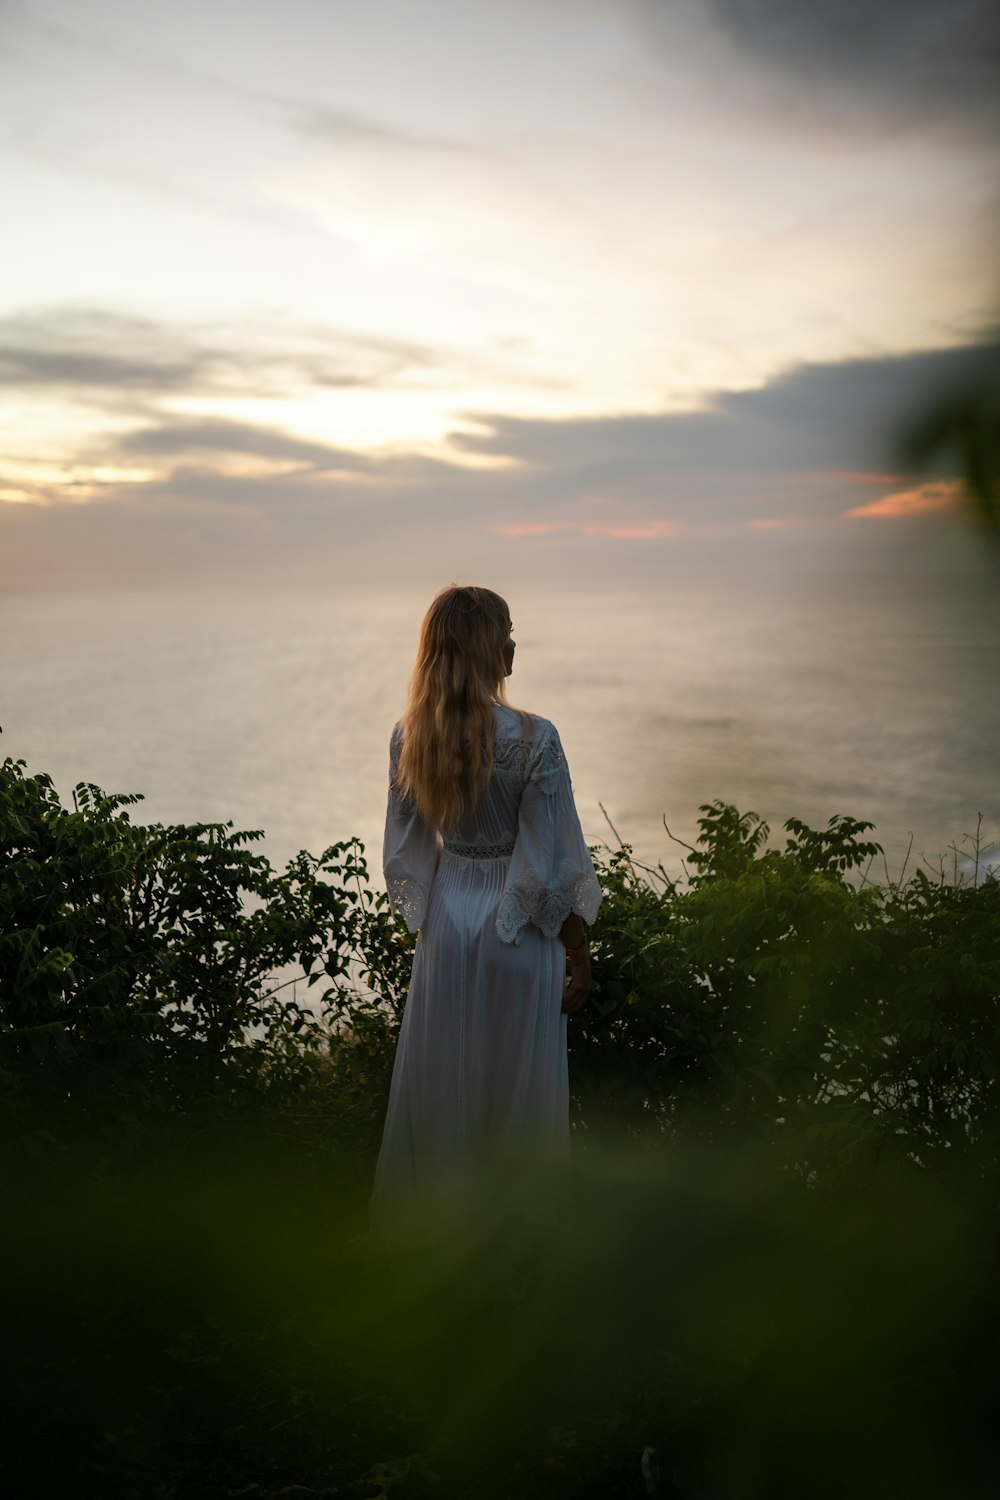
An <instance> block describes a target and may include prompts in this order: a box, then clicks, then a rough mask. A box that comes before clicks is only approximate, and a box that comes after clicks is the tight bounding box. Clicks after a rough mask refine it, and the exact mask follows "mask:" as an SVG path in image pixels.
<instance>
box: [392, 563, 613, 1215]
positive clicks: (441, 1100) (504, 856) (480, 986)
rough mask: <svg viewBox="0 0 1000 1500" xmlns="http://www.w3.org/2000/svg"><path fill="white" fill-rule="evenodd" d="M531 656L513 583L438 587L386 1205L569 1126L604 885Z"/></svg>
mask: <svg viewBox="0 0 1000 1500" xmlns="http://www.w3.org/2000/svg"><path fill="white" fill-rule="evenodd" d="M513 660H514V642H513V639H512V625H511V619H510V612H509V610H508V608H507V605H506V604H505V602H504V600H503V599H501V598H500V596H499V595H498V594H494V593H492V592H491V590H489V589H483V588H466V587H458V586H453V587H451V588H446V589H444V590H443V591H442V592H441V593H440V594H438V596H437V598H436V599H435V600H434V602H433V604H432V605H431V607H430V609H429V610H428V612H427V615H426V617H425V619H424V623H423V629H422V631H421V636H420V646H419V650H418V653H417V661H416V666H415V667H414V670H413V675H412V677H411V679H410V689H409V697H408V700H407V704H406V710H405V712H404V714H403V718H402V720H401V721H400V723H399V724H397V725H396V727H395V729H394V730H393V733H392V740H391V743H390V765H389V806H388V811H387V814H386V824H385V845H384V850H383V867H384V870H385V879H386V885H387V887H388V892H389V901H390V904H391V906H392V909H393V911H394V912H396V913H397V914H398V915H400V916H402V917H403V918H404V919H405V921H406V924H407V926H408V927H409V929H410V931H411V932H416V931H417V930H418V929H419V933H420V936H419V938H418V941H417V948H416V953H415V955H414V960H413V974H412V978H411V981H410V992H409V997H408V999H407V1003H406V1009H405V1011H404V1014H403V1023H402V1027H401V1030H400V1035H399V1044H398V1047H397V1051H396V1062H395V1067H394V1069H393V1075H392V1088H391V1091H390V1096H389V1108H388V1112H387V1115H386V1122H385V1132H384V1135H383V1139H382V1150H381V1153H380V1156H379V1162H378V1168H377V1170H376V1176H375V1190H374V1195H373V1200H372V1202H373V1208H374V1209H375V1211H376V1213H377V1212H378V1210H379V1209H380V1208H382V1207H384V1206H385V1204H386V1203H387V1202H389V1201H397V1200H398V1199H399V1198H401V1197H403V1196H405V1195H406V1193H407V1192H409V1191H411V1190H412V1189H414V1188H418V1187H422V1186H425V1185H426V1184H428V1183H429V1182H431V1181H433V1180H434V1179H436V1178H438V1177H439V1176H441V1175H442V1174H444V1173H449V1172H451V1173H454V1172H458V1173H460V1172H461V1170H462V1168H463V1167H464V1166H467V1165H468V1164H469V1163H470V1162H472V1161H473V1160H481V1159H482V1157H483V1155H484V1154H486V1153H489V1152H491V1151H495V1150H497V1149H498V1148H500V1149H504V1148H506V1149H509V1148H512V1147H513V1148H516V1147H517V1146H518V1145H519V1144H520V1143H524V1142H528V1141H530V1142H532V1143H538V1142H541V1143H548V1144H553V1145H556V1146H557V1147H565V1146H566V1144H567V1143H568V1135H569V1125H568V1113H569V1085H568V1078H567V1064H566V1016H567V1014H569V1013H571V1012H573V1011H575V1010H578V1009H579V1007H580V1006H581V1005H582V1004H583V1002H584V1000H585V999H586V997H587V993H588V991H589V989H590V957H589V953H588V947H587V938H586V931H585V929H584V925H583V922H584V920H586V921H587V922H592V921H593V920H594V917H595V916H596V914H597V908H598V905H599V903H600V900H601V889H600V886H599V885H598V883H597V878H596V876H595V874H594V867H593V864H592V862H591V859H590V854H589V852H588V850H587V846H586V844H585V843H584V839H583V834H582V832H581V829H580V821H579V818H578V817H577V813H576V808H575V806H574V803H573V792H572V788H571V786H570V779H569V771H568V769H567V766H566V760H565V757H564V755H563V751H562V746H561V745H560V743H559V736H558V734H557V733H556V731H555V729H554V727H553V726H552V724H550V723H549V722H548V720H547V719H542V718H538V717H537V716H534V715H531V714H526V713H522V712H520V711H517V710H514V709H512V708H509V707H508V706H507V704H506V701H505V688H504V679H505V678H506V677H508V676H509V675H510V673H511V669H512V665H513ZM567 959H568V962H569V983H568V986H567V985H566V980H565V974H566V963H567Z"/></svg>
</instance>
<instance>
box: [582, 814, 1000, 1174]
mask: <svg viewBox="0 0 1000 1500" xmlns="http://www.w3.org/2000/svg"><path fill="white" fill-rule="evenodd" d="M702 814H703V816H702V818H701V820H700V828H701V836H700V839H699V843H698V847H697V848H696V849H693V850H692V851H691V855H690V860H689V863H690V865H691V866H692V867H693V874H692V875H691V878H690V880H689V883H688V884H687V885H686V886H685V887H683V888H681V887H680V886H678V885H676V884H674V883H672V882H671V881H669V880H668V879H667V878H666V877H665V876H664V875H663V873H662V871H661V872H656V871H650V870H646V869H643V868H640V867H637V866H636V864H635V863H634V862H633V861H632V859H631V857H630V853H629V851H628V849H627V848H624V847H623V848H622V849H620V850H618V851H617V852H616V853H614V854H612V855H611V856H610V858H609V860H608V861H607V863H606V864H605V865H604V866H603V867H602V870H601V878H602V883H603V884H604V887H605V890H606V892H607V899H606V900H605V902H604V904H603V906H602V908H601V911H600V914H599V916H598V919H597V923H596V926H595V929H594V934H593V936H594V954H595V964H594V970H595V979H596V994H595V998H594V1002H593V1003H592V1005H591V1006H590V1007H588V1008H587V1009H586V1010H585V1011H584V1012H583V1013H582V1015H581V1016H580V1018H579V1019H578V1022H577V1024H575V1025H574V1027H573V1029H572V1031H571V1046H572V1061H571V1078H572V1079H573V1083H574V1089H575V1092H576V1097H577V1106H578V1112H579V1115H580V1118H581V1121H582V1122H583V1123H584V1124H587V1123H590V1122H591V1121H592V1119H597V1118H601V1119H604V1120H608V1121H611V1122H613V1123H614V1124H616V1125H617V1126H619V1127H621V1128H624V1129H626V1130H628V1131H629V1132H631V1133H639V1134H644V1135H646V1136H647V1137H652V1138H657V1137H660V1138H667V1139H669V1140H676V1139H681V1138H687V1139H703V1140H709V1141H718V1140H721V1139H722V1138H724V1137H725V1136H726V1135H732V1134H735V1135H738V1136H739V1137H741V1138H743V1137H747V1136H750V1137H752V1138H756V1139H758V1140H759V1141H760V1142H761V1143H762V1144H766V1145H767V1146H768V1147H771V1148H776V1149H778V1150H780V1151H783V1152H784V1153H785V1154H786V1157H787V1159H788V1160H790V1161H792V1162H794V1163H795V1164H796V1165H797V1166H798V1167H799V1168H800V1169H801V1170H802V1171H803V1172H804V1173H815V1172H817V1171H821V1172H823V1173H826V1174H829V1173H831V1172H836V1171H838V1170H841V1169H843V1168H845V1167H847V1166H849V1165H850V1164H851V1163H854V1162H863V1161H864V1160H866V1159H870V1158H871V1157H873V1156H879V1155H883V1154H885V1153H886V1152H889V1153H893V1154H896V1155H898V1156H900V1157H901V1158H905V1159H907V1160H909V1161H911V1162H913V1163H914V1164H918V1163H924V1164H926V1163H929V1162H930V1161H932V1160H934V1159H935V1158H938V1157H940V1156H941V1155H942V1153H948V1152H952V1151H955V1150H956V1149H962V1148H966V1147H973V1146H975V1147H977V1148H979V1149H982V1150H984V1151H986V1152H989V1151H991V1150H992V1149H993V1144H992V1143H993V1142H994V1140H995V1135H996V1121H997V1105H998V1094H997V1078H998V1064H1000V881H997V880H995V879H986V880H985V881H984V882H983V883H982V884H978V885H976V884H972V883H966V884H959V885H949V884H948V883H946V882H945V881H944V880H943V879H942V880H937V881H932V880H931V879H929V878H928V877H927V875H926V874H925V873H924V872H923V871H919V870H918V871H917V872H916V874H915V875H914V876H913V877H912V879H910V880H909V881H908V882H906V883H905V884H904V885H894V884H892V883H890V884H887V885H886V886H873V885H870V884H868V882H867V881H866V880H865V879H863V878H861V879H858V878H857V872H858V871H859V870H860V869H861V867H862V866H864V865H866V864H867V863H870V861H871V859H872V858H873V856H874V855H875V854H876V853H877V852H879V850H878V845H876V844H874V843H873V842H872V841H871V840H870V839H869V838H867V837H866V834H867V832H868V829H869V828H870V825H869V824H866V823H860V822H858V821H856V820H854V819H850V818H833V819H831V821H830V823H829V825H828V827H827V828H826V829H825V830H822V831H816V830H813V829H810V828H808V827H806V826H805V825H804V824H803V823H801V822H799V821H798V820H797V819H790V820H789V822H788V823H787V824H786V825H785V828H786V832H787V835H788V837H787V839H786V843H785V847H784V849H781V850H778V849H773V848H768V847H767V842H766V841H767V836H768V829H767V826H766V825H765V824H764V823H762V822H761V821H760V820H759V819H758V818H757V817H756V816H755V815H754V814H752V813H751V814H745V815H740V814H739V813H738V812H737V811H736V809H735V808H733V807H730V806H727V805H725V804H723V803H714V804H712V805H711V806H707V807H705V808H703V809H702ZM852 877H853V878H852Z"/></svg>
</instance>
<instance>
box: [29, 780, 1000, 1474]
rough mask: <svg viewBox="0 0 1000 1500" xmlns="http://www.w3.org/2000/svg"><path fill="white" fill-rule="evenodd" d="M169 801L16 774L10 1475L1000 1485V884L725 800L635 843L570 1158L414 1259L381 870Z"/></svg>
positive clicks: (468, 1212) (448, 1206) (352, 847)
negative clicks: (160, 817) (406, 1218)
mask: <svg viewBox="0 0 1000 1500" xmlns="http://www.w3.org/2000/svg"><path fill="white" fill-rule="evenodd" d="M135 800H136V799H135V798H132V797H109V796H105V795H104V794H102V793H101V792H100V791H99V790H98V789H96V788H95V787H92V786H86V785H81V786H79V787H77V788H76V792H75V794H74V804H73V808H72V810H70V809H68V808H63V807H62V806H61V805H60V802H59V799H58V797H57V795H56V793H55V791H54V789H53V787H52V784H51V782H50V781H49V779H48V778H47V777H46V776H43V775H36V776H29V775H28V774H26V771H25V768H24V766H23V763H15V762H13V761H10V760H8V761H6V762H5V764H4V766H3V773H2V787H0V998H2V1016H0V1026H2V1030H0V1048H2V1051H0V1069H2V1078H0V1082H2V1089H3V1096H2V1097H3V1102H2V1109H3V1125H4V1130H3V1146H2V1155H0V1161H2V1165H3V1171H4V1206H5V1210H6V1225H5V1230H4V1234H3V1240H2V1244H3V1260H2V1262H0V1276H2V1280H3V1286H4V1291H5V1294H6V1310H5V1312H4V1333H5V1343H6V1357H5V1360H4V1362H3V1372H4V1378H5V1382H6V1384H7V1386H8V1390H7V1391H6V1392H5V1401H4V1414H5V1433H4V1439H3V1443H2V1444H0V1484H2V1485H3V1489H4V1492H5V1493H7V1494H9V1495H12V1496H27V1495H34V1494H38V1495H47V1494H58V1495H66V1496H100V1497H116V1496H143V1497H145V1496H161V1497H171V1496H177V1497H184V1500H191V1497H195V1496H205V1497H210V1496H211V1497H215V1496H244V1497H252V1496H253V1497H265V1496H273V1495H278V1494H281V1495H285V1496H289V1497H291V1496H297V1497H307V1496H309V1495H320V1494H327V1495H342V1496H353V1497H358V1500H364V1497H380V1496H392V1497H397V1496H398V1497H404V1500H405V1497H424V1496H427V1497H434V1496H442V1497H451V1496H455V1497H459V1496H461V1497H469V1500H473V1497H480V1496H482V1497H493V1496H527V1497H532V1496H556V1497H559V1496H566V1497H569V1496H595V1497H596V1496H602V1497H605V1496H629V1495H662V1496H677V1497H704V1500H751V1497H772V1496H774V1497H786V1496H787V1497H789V1500H812V1497H825V1496H830V1497H875V1496H879V1497H882V1496H884V1495H886V1494H889V1493H893V1494H903V1495H906V1496H907V1497H911V1500H919V1497H924V1496H963V1497H975V1496H978V1495H984V1496H985V1495H986V1494H990V1495H992V1494H993V1493H995V1482H996V1466H997V1457H998V1455H997V1451H996V1450H997V1424H996V1416H997V1413H996V1410H995V1393H996V1378H995V1365H996V1351H997V1334H998V1327H1000V1318H998V1299H1000V1292H998V1283H997V1274H996V1251H997V1226H998V1219H1000V1214H998V1204H997V1172H996V1168H997V1143H998V1128H997V1127H998V1118H1000V1116H998V1097H1000V1096H998V1068H997V1064H998V1016H1000V1011H998V994H1000V920H998V918H1000V882H998V881H997V880H996V879H992V878H987V879H984V880H982V881H976V880H969V881H967V882H966V883H962V882H961V881H956V880H955V879H954V878H952V879H951V880H948V879H945V878H943V876H941V875H939V876H938V877H934V878H932V877H931V876H930V875H928V874H927V873H926V872H922V871H919V870H918V871H917V872H916V873H915V874H914V875H913V876H912V878H910V879H908V880H905V881H904V880H903V879H902V878H901V879H900V881H899V882H897V883H895V884H893V883H892V882H891V881H889V880H888V877H887V878H886V883H885V884H883V885H875V884H872V883H870V882H869V880H868V878H867V874H866V871H867V870H868V869H869V868H870V867H871V864H872V860H873V859H874V857H875V856H876V854H877V846H876V845H874V844H873V843H871V841H870V840H869V839H868V838H867V837H866V835H867V834H868V832H869V825H867V824H864V823H859V822H857V821H853V820H850V819H847V818H837V819H834V820H832V821H831V823H830V824H829V826H828V827H827V829H826V830H824V831H816V830H812V829H809V828H807V827H805V826H804V825H803V824H801V823H799V822H796V821H794V820H792V821H791V822H789V823H788V824H787V825H786V834H787V839H786V843H785V847H784V848H783V849H777V848H774V847H770V846H769V844H768V830H767V829H766V828H765V827H764V825H763V824H762V823H761V822H760V821H759V819H757V818H756V817H755V816H754V815H753V814H747V815H745V816H741V815H740V814H739V813H738V812H737V811H736V810H735V809H733V808H731V807H728V806H725V805H723V804H716V805H713V806H711V807H706V808H704V809H703V810H702V811H703V818H702V820H701V837H700V840H699V843H698V846H697V848H695V849H693V850H691V852H690V857H689V861H688V874H687V878H686V879H685V880H684V881H682V882H673V881H671V880H670V879H668V878H667V877H666V875H665V874H664V872H663V871H662V870H657V871H654V870H649V869H646V868H643V867H640V866H638V865H637V864H636V863H635V862H634V861H633V860H632V858H631V855H630V852H629V850H628V849H627V847H624V846H623V847H622V848H620V849H619V850H617V852H615V853H612V854H610V855H605V856H603V857H601V859H600V874H601V878H602V884H603V885H604V887H605V889H606V891H607V899H606V901H605V903H604V905H603V907H602V910H601V914H600V918H599V920H598V922H597V924H596V926H595V929H594V933H593V939H594V941H593V947H594V955H595V962H594V968H595V978H596V987H595V994H594V996H593V998H592V1001H591V1003H590V1004H589V1005H588V1006H587V1007H586V1009H585V1010H584V1012H582V1013H581V1014H580V1015H579V1016H577V1017H575V1018H573V1020H572V1022H571V1026H570V1036H571V1079H572V1084H573V1109H574V1139H575V1146H574V1152H573V1156H572V1159H571V1161H570V1162H568V1163H567V1162H562V1163H559V1162H555V1163H553V1162H546V1161H543V1160H540V1159H537V1160H534V1161H532V1162H530V1163H524V1162H522V1163H521V1164H520V1166H519V1167H517V1165H516V1164H508V1169H507V1170H506V1171H501V1170H500V1169H499V1168H495V1169H494V1170H492V1171H491V1172H490V1173H489V1174H487V1173H485V1172H483V1173H482V1175H481V1176H480V1177H479V1179H478V1180H477V1181H476V1182H475V1183H473V1184H472V1185H471V1186H468V1185H467V1186H466V1187H465V1189H464V1190H463V1191H462V1192H461V1193H458V1192H452V1193H451V1194H450V1195H445V1194H442V1195H441V1196H440V1198H439V1199H438V1200H437V1201H433V1202H431V1201H428V1202H426V1203H425V1204H424V1205H423V1210H422V1217H420V1218H415V1219H414V1220H413V1221H412V1222H411V1223H410V1224H409V1226H408V1229H407V1232H406V1233H405V1235H404V1234H402V1233H401V1235H400V1237H399V1238H398V1239H397V1240H396V1241H395V1242H393V1243H391V1244H386V1243H377V1244H376V1243H371V1242H366V1241H365V1239H364V1233H363V1232H364V1227H365V1202H366V1198H367V1194H368V1190H369V1183H370V1178H371V1171H372V1166H373V1161H374V1156H375V1153H376V1151H377V1147H378V1140H379V1134H380V1129H381V1123H382V1114H383V1110H384V1106H385V1098H386V1093H387V1087H388V1077H389V1071H390V1068H391V1062H392V1055H393V1046H394V1039H395V1034H396V1030H397V1026H398V1020H399V1015H400V1011H401V1007H402V1004H403V1000H404V997H405V986H406V978H407V971H408V967H409V957H410V951H411V942H410V939H409V938H408V937H407V935H406V934H405V932H404V931H403V930H402V929H401V928H400V927H399V926H398V925H397V924H396V922H395V921H394V920H393V918H392V917H391V914H390V913H389V912H388V911H387V909H386V905H385V899H384V897H383V896H381V895H380V894H377V893H375V892H373V891H372V889H371V888H370V886H369V884H368V879H367V873H366V869H365V864H364V859H363V852H362V850H361V849H360V847H359V846H358V845H357V844H356V843H349V844H341V845H337V846H335V847H333V848H331V849H328V850H326V852H325V853H324V854H323V855H322V856H321V857H320V858H318V859H317V858H313V857H312V856H310V855H308V854H305V853H303V854H301V855H299V856H298V857H297V858H296V859H295V860H293V861H292V862H291V863H290V864H289V866H288V867H287V869H286V870H285V871H284V872H283V873H278V872H276V871H275V870H273V869H272V868H271V867H270V865H269V864H268V863H267V861H266V860H265V859H263V858H262V857H261V856H260V855H259V854H258V853H255V852H254V850H253V842H254V839H255V838H256V837H257V836H256V835H253V834H245V833H233V832H232V831H231V829H230V825H225V826H223V825H211V826H208V825H198V826H190V827H162V826H159V825H155V826H148V827H141V826H137V825H136V824H134V823H133V822H132V821H131V818H130V816H129V812H128V807H129V805H130V804H131V803H133V802H134V801H135ZM293 981H294V982H293Z"/></svg>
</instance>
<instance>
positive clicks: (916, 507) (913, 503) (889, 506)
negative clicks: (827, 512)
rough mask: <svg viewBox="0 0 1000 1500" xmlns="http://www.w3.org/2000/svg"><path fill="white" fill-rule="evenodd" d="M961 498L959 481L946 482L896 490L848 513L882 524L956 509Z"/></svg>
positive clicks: (854, 507)
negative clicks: (878, 520) (877, 519)
mask: <svg viewBox="0 0 1000 1500" xmlns="http://www.w3.org/2000/svg"><path fill="white" fill-rule="evenodd" d="M961 499H962V486H961V484H960V483H958V481H957V480H947V481H943V482H941V483H939V484H920V485H917V486H915V487H914V488H913V489H909V490H894V491H893V492H892V494H889V495H883V496H882V498H881V499H880V500H871V501H869V503H868V504H867V505H855V506H853V507H852V508H851V509H850V510H849V511H848V512H847V514H848V516H877V517H878V518H879V519H880V520H883V521H886V520H899V519H900V518H903V517H908V516H919V515H926V514H927V512H928V511H937V510H945V509H947V508H949V507H953V506H957V505H958V504H959V503H960V502H961Z"/></svg>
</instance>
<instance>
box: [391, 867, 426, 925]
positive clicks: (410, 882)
mask: <svg viewBox="0 0 1000 1500" xmlns="http://www.w3.org/2000/svg"><path fill="white" fill-rule="evenodd" d="M385 883H386V889H387V890H388V892H389V905H390V906H391V907H392V909H393V911H394V912H395V913H396V916H397V917H402V919H403V921H404V922H405V923H406V926H407V928H408V929H409V931H410V932H416V931H417V929H418V927H419V926H420V924H421V922H422V921H423V920H424V917H425V916H426V914H427V901H428V898H429V896H430V888H429V886H426V885H425V884H424V882H423V881H422V880H414V879H413V878H412V876H395V877H394V876H392V875H389V874H388V873H386V878H385Z"/></svg>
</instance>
